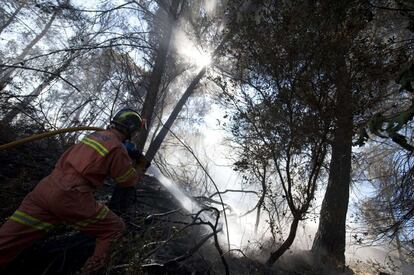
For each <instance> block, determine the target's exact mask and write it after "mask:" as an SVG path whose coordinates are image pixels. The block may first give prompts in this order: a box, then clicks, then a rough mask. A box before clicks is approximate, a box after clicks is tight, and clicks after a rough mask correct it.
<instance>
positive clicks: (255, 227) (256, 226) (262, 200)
mask: <svg viewBox="0 0 414 275" xmlns="http://www.w3.org/2000/svg"><path fill="white" fill-rule="evenodd" d="M266 172H267V164H264V165H263V176H262V182H261V183H262V195H261V196H260V199H259V201H258V202H257V212H256V223H255V224H254V233H255V234H257V230H258V229H259V222H260V213H261V210H262V206H263V203H264V200H265V197H266V193H267V186H266Z"/></svg>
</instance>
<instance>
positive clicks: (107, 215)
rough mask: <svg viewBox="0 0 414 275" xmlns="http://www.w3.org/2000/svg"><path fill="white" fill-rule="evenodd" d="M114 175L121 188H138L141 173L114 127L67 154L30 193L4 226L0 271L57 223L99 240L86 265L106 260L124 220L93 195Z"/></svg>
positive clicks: (119, 234) (118, 235) (0, 237)
mask: <svg viewBox="0 0 414 275" xmlns="http://www.w3.org/2000/svg"><path fill="white" fill-rule="evenodd" d="M107 177H112V178H114V179H115V181H116V182H117V184H118V185H119V186H121V187H129V186H133V185H135V184H136V182H137V180H138V174H137V172H136V171H135V168H134V167H133V165H132V161H131V159H130V158H129V156H128V153H127V151H126V149H125V148H124V147H123V145H122V135H121V134H120V133H119V132H118V131H117V130H115V129H109V130H106V131H101V132H95V133H92V134H91V135H89V136H87V137H85V138H84V139H83V140H82V141H81V142H80V143H79V144H75V145H73V146H71V147H70V148H69V149H68V150H66V151H65V152H64V153H63V155H62V156H61V157H60V159H59V160H58V162H57V163H56V166H55V169H54V170H53V171H52V173H51V174H50V175H49V176H47V177H46V178H44V179H42V180H41V181H40V183H39V184H38V185H37V186H36V187H35V188H34V190H33V191H32V192H30V193H29V194H28V195H27V196H26V197H25V198H24V200H23V202H22V203H21V205H20V206H19V208H18V209H17V210H16V212H14V214H13V215H12V216H11V217H10V218H9V219H8V220H7V221H6V222H5V223H4V224H3V226H2V227H1V228H0V267H1V266H5V265H6V264H7V263H9V262H10V261H11V260H13V259H14V258H15V257H16V256H17V255H18V254H19V252H21V251H22V250H23V249H24V248H26V247H28V246H30V245H31V244H32V243H33V242H34V241H35V240H37V239H39V238H41V237H43V236H44V235H45V234H46V233H47V232H48V231H49V230H50V229H52V228H53V226H54V225H56V224H58V223H68V224H71V225H73V226H75V227H76V228H77V229H79V230H80V231H83V232H85V233H89V234H91V235H93V236H95V237H96V247H95V251H94V254H93V255H92V256H91V257H90V258H89V259H88V261H87V264H89V265H94V264H96V263H98V262H100V263H102V262H105V260H106V259H108V257H109V253H110V245H111V242H112V241H113V240H115V239H117V238H119V237H120V236H121V233H122V231H123V230H124V228H125V224H124V223H123V221H122V220H121V219H120V218H119V217H118V216H117V215H115V214H114V213H113V212H112V211H110V210H109V209H108V208H107V207H106V206H105V205H102V204H100V203H98V202H96V200H95V199H94V197H93V191H94V190H95V189H96V188H97V187H100V186H102V184H103V182H104V179H106V178H107Z"/></svg>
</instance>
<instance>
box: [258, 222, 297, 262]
mask: <svg viewBox="0 0 414 275" xmlns="http://www.w3.org/2000/svg"><path fill="white" fill-rule="evenodd" d="M298 225H299V219H297V218H293V221H292V224H291V225H290V231H289V236H288V237H287V239H286V240H285V241H284V242H283V243H282V245H281V246H280V247H279V248H278V249H277V250H276V251H275V252H272V253H270V257H269V259H267V261H266V265H267V266H272V265H273V264H274V263H275V262H276V261H277V260H278V259H279V258H280V256H282V255H283V253H285V252H286V250H288V249H289V247H290V246H291V245H292V243H293V241H294V240H295V237H296V231H297V229H298Z"/></svg>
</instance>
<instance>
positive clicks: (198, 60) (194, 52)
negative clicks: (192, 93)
mask: <svg viewBox="0 0 414 275" xmlns="http://www.w3.org/2000/svg"><path fill="white" fill-rule="evenodd" d="M174 42H175V47H176V49H177V52H178V54H179V55H180V56H181V57H182V58H183V59H184V61H185V62H187V63H190V64H194V65H196V66H197V67H198V68H202V67H204V66H208V65H210V64H211V55H210V54H209V53H208V52H206V51H203V50H202V49H199V48H197V47H196V46H195V45H194V43H193V42H192V41H191V40H190V39H189V38H188V36H187V35H186V34H185V33H184V32H183V31H181V30H178V31H177V32H176V33H175V37H174Z"/></svg>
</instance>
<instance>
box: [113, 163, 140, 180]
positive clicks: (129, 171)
mask: <svg viewBox="0 0 414 275" xmlns="http://www.w3.org/2000/svg"><path fill="white" fill-rule="evenodd" d="M133 174H135V169H134V167H132V166H131V167H130V168H129V169H128V170H127V171H126V172H125V173H124V174H123V175H121V176H119V177H116V178H115V180H116V182H119V183H122V182H125V181H127V179H129V177H130V176H132V175H133Z"/></svg>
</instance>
